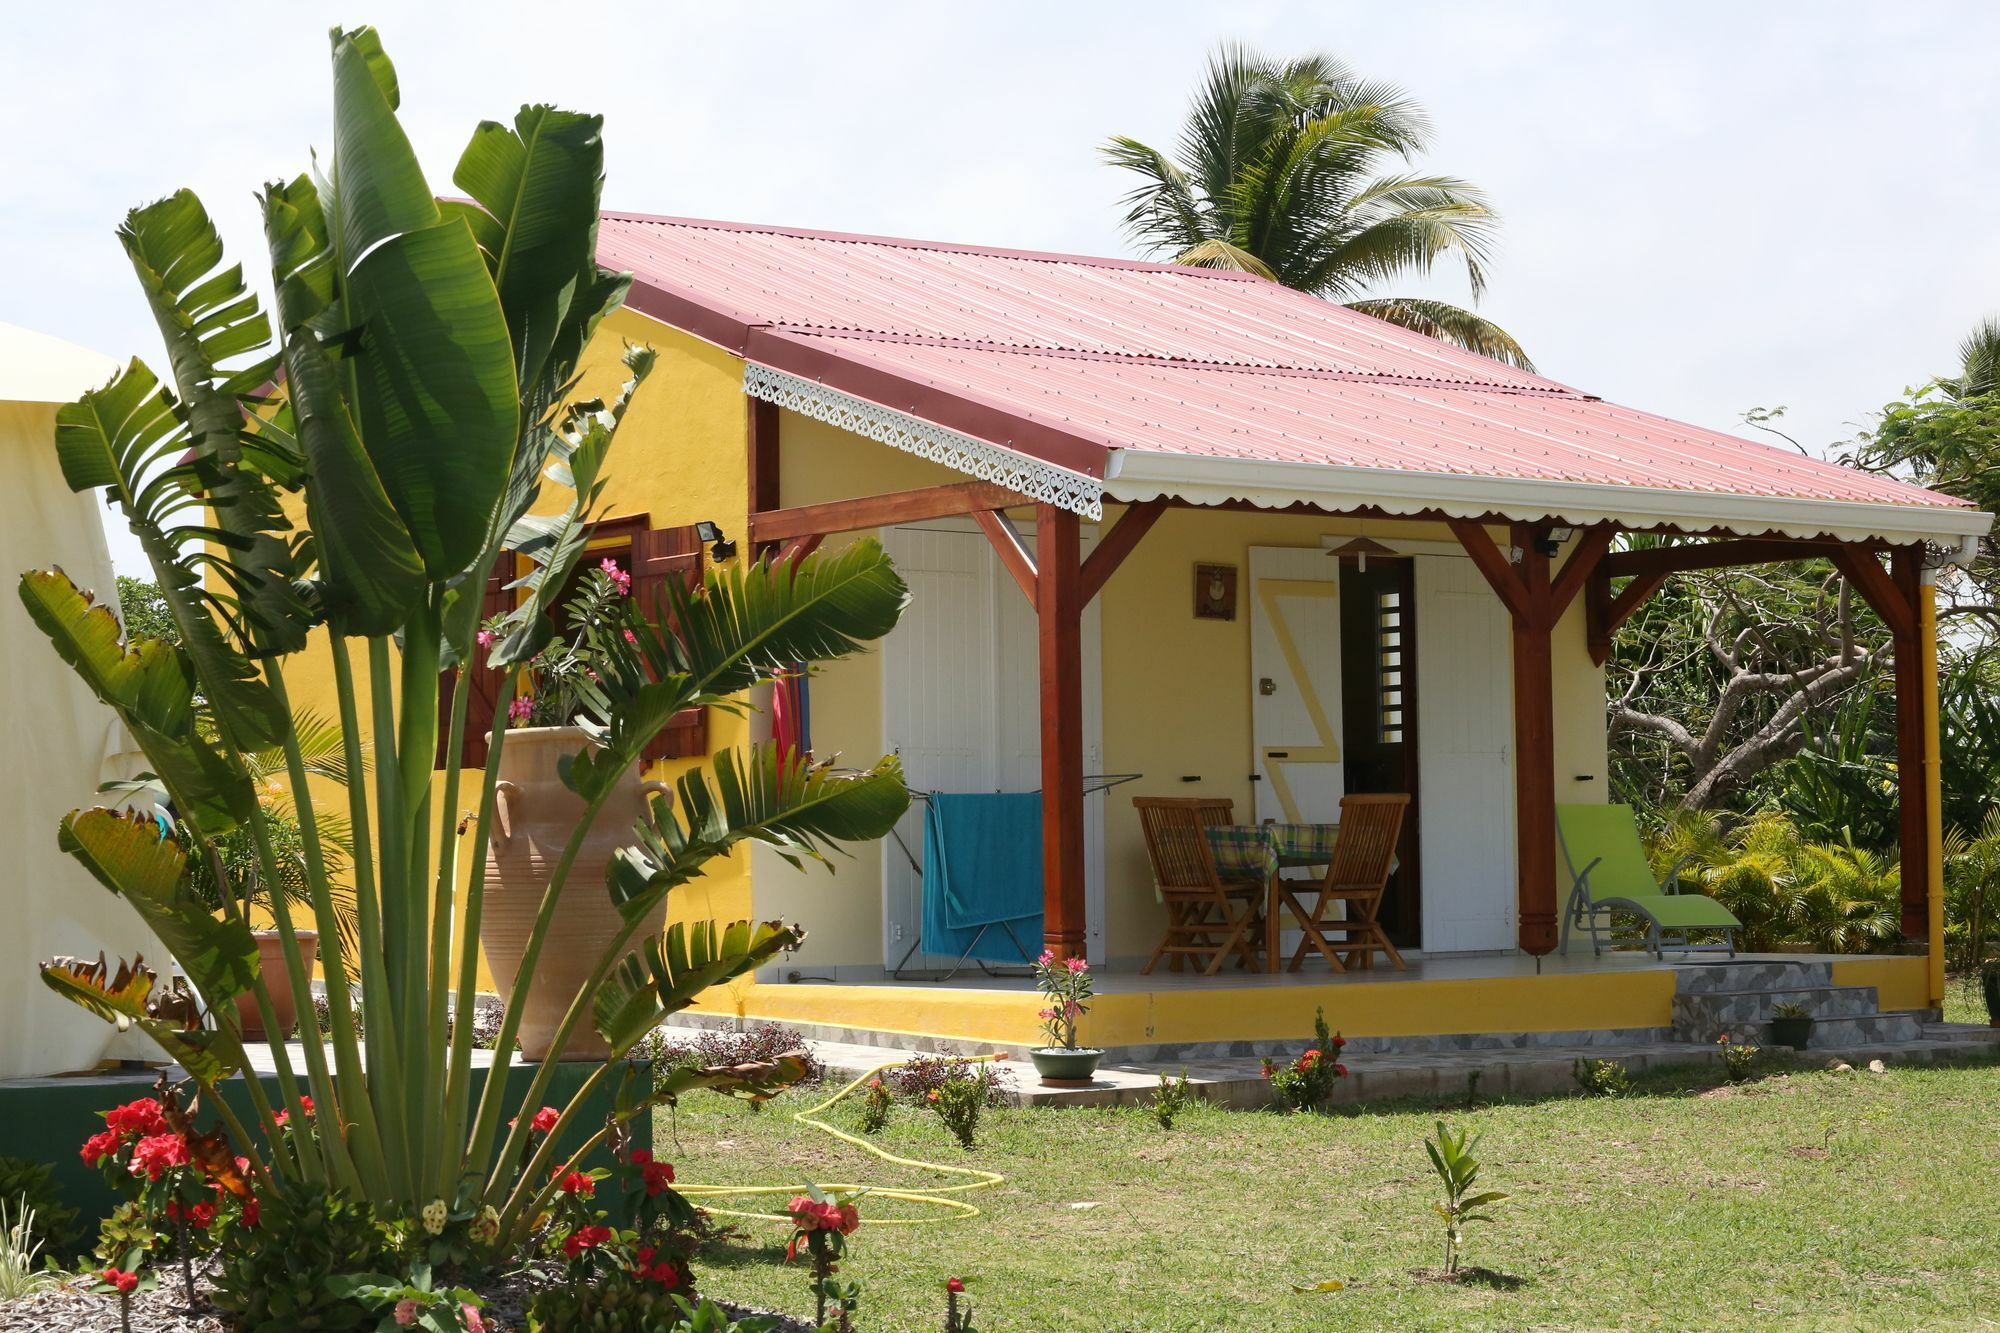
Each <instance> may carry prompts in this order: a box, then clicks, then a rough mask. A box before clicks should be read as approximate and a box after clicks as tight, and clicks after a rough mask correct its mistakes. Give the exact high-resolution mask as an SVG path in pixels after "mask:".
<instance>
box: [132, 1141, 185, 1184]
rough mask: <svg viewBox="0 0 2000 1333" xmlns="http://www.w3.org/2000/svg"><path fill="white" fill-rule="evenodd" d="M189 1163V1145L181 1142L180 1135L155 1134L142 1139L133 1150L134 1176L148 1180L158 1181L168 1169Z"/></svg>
mask: <svg viewBox="0 0 2000 1333" xmlns="http://www.w3.org/2000/svg"><path fill="white" fill-rule="evenodd" d="M187 1163H188V1154H187V1144H185V1143H183V1142H181V1136H180V1135H178V1134H155V1135H153V1136H151V1137H150V1138H143V1139H140V1140H139V1143H138V1146H137V1147H135V1148H133V1149H132V1174H133V1175H135V1176H139V1175H143V1176H144V1177H146V1179H148V1180H158V1179H159V1178H160V1177H161V1176H162V1175H164V1174H165V1173H166V1172H167V1170H168V1168H170V1167H176V1166H186V1165H187Z"/></svg>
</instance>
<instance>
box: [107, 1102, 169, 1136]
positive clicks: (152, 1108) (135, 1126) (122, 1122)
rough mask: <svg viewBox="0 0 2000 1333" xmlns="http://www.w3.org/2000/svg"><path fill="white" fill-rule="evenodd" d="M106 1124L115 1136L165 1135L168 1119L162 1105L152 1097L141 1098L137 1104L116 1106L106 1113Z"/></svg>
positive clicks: (130, 1103) (129, 1103) (128, 1103)
mask: <svg viewBox="0 0 2000 1333" xmlns="http://www.w3.org/2000/svg"><path fill="white" fill-rule="evenodd" d="M104 1124H105V1126H106V1127H107V1128H108V1129H110V1130H111V1132H112V1133H114V1134H121V1135H122V1134H137V1135H140V1136H141V1137H143V1136H145V1135H147V1134H164V1133H166V1130H167V1117H166V1114H165V1113H164V1112H163V1111H161V1109H160V1104H159V1103H158V1102H156V1101H154V1100H153V1099H152V1098H151V1097H141V1098H140V1099H139V1100H138V1101H136V1102H127V1103H126V1104H125V1105H123V1106H114V1107H113V1108H111V1109H110V1110H109V1111H106V1112H105V1113H104Z"/></svg>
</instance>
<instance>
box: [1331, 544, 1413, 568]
mask: <svg viewBox="0 0 2000 1333" xmlns="http://www.w3.org/2000/svg"><path fill="white" fill-rule="evenodd" d="M1327 554H1328V555H1330V556H1335V557H1337V558H1339V559H1341V560H1352V561H1353V562H1354V568H1355V570H1356V571H1357V572H1359V573H1362V574H1366V573H1367V572H1368V557H1369V556H1371V555H1394V554H1396V552H1395V550H1394V549H1393V548H1391V547H1387V546H1384V545H1383V544H1382V543H1381V542H1378V541H1370V540H1369V539H1368V538H1366V537H1356V538H1354V539H1353V540H1352V541H1347V542H1343V543H1341V544H1340V545H1339V546H1335V547H1332V548H1330V549H1329V550H1328V551H1327Z"/></svg>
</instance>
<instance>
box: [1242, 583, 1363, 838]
mask: <svg viewBox="0 0 2000 1333" xmlns="http://www.w3.org/2000/svg"><path fill="white" fill-rule="evenodd" d="M1248 591H1249V594H1250V597H1249V600H1250V726H1251V741H1252V746H1253V753H1252V755H1251V762H1252V765H1253V768H1252V771H1253V772H1255V773H1256V775H1257V777H1256V788H1257V812H1256V813H1257V819H1258V820H1259V822H1261V821H1263V820H1267V819H1277V820H1282V821H1284V822H1286V823H1299V822H1307V823H1321V822H1328V821H1331V820H1334V819H1336V818H1338V817H1339V814H1340V798H1341V796H1342V795H1343V794H1345V792H1346V790H1347V788H1346V785H1345V784H1346V778H1345V775H1344V774H1343V772H1342V770H1341V760H1340V753H1341V751H1340V602H1339V596H1340V562H1339V561H1338V560H1335V559H1333V558H1331V557H1329V556H1328V555H1327V553H1326V552H1325V551H1323V550H1321V549H1320V548H1319V547H1316V546H1315V547H1291V546H1253V547H1251V548H1250V586H1249V589H1248Z"/></svg>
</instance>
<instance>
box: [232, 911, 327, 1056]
mask: <svg viewBox="0 0 2000 1333" xmlns="http://www.w3.org/2000/svg"><path fill="white" fill-rule="evenodd" d="M292 933H293V934H295V935H297V936H298V939H299V959H300V961H301V962H303V963H304V964H305V965H306V974H307V975H308V976H310V975H311V974H312V970H313V964H314V963H316V962H318V961H319V932H318V931H316V930H296V931H293V932H292ZM250 935H251V938H252V939H254V940H256V941H257V966H258V967H259V968H260V969H262V971H263V974H264V988H265V989H266V990H268V991H270V992H271V1010H272V1012H273V1013H274V1014H276V1015H277V1019H278V1028H279V1031H280V1033H281V1035H282V1036H285V1037H289V1036H291V1035H292V1030H293V1029H294V1028H296V1027H298V1025H299V1013H298V1006H297V1005H295V1004H293V1003H292V970H291V969H290V968H289V967H287V966H285V943H284V940H283V939H282V938H281V937H280V936H279V934H278V932H277V931H275V930H254V931H252V932H250ZM236 1016H237V1018H238V1019H239V1020H240V1021H241V1022H242V1024H243V1039H244V1040H245V1041H263V1040H264V1039H265V1037H264V1018H263V1015H261V1014H259V1013H258V1012H257V998H256V996H254V995H252V994H251V993H250V992H248V991H245V992H244V993H243V994H241V995H239V996H237V997H236Z"/></svg>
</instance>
